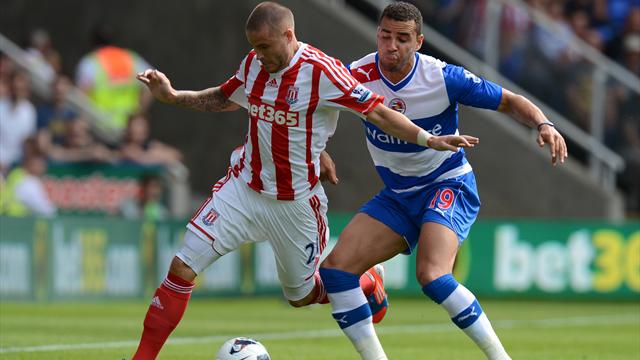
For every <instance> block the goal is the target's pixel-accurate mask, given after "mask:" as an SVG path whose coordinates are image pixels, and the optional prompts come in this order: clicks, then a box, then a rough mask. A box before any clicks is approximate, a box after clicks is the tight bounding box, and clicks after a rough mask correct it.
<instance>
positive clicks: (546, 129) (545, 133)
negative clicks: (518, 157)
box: [538, 125, 568, 166]
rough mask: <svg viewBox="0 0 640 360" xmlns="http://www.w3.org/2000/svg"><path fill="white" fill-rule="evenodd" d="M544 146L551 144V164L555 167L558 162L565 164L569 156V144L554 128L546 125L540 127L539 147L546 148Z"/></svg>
mask: <svg viewBox="0 0 640 360" xmlns="http://www.w3.org/2000/svg"><path fill="white" fill-rule="evenodd" d="M544 144H549V151H550V152H551V163H552V164H553V166H556V165H557V164H558V161H559V162H560V163H564V161H565V160H566V159H567V156H568V153H567V143H566V142H565V141H564V138H563V137H562V135H560V133H559V132H558V130H556V128H555V127H554V126H549V125H545V126H542V127H540V131H538V145H540V147H544Z"/></svg>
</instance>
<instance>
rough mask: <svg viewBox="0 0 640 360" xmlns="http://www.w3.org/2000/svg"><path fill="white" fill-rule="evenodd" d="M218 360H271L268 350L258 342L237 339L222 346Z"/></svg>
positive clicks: (217, 356)
mask: <svg viewBox="0 0 640 360" xmlns="http://www.w3.org/2000/svg"><path fill="white" fill-rule="evenodd" d="M216 360H271V358H270V357H269V353H268V352H267V349H265V347H264V346H263V345H262V344H260V343H259V342H258V341H256V340H253V339H249V338H245V337H237V338H233V339H229V340H227V341H225V342H224V344H222V347H220V350H218V355H216Z"/></svg>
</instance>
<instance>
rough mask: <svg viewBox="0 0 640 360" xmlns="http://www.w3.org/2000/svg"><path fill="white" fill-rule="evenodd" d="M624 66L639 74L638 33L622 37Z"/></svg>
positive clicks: (639, 36)
mask: <svg viewBox="0 0 640 360" xmlns="http://www.w3.org/2000/svg"><path fill="white" fill-rule="evenodd" d="M624 66H625V67H626V68H627V69H629V70H630V71H631V72H633V73H634V74H636V75H637V76H640V33H638V34H629V35H627V36H626V37H625V38H624ZM639 106H640V105H639Z"/></svg>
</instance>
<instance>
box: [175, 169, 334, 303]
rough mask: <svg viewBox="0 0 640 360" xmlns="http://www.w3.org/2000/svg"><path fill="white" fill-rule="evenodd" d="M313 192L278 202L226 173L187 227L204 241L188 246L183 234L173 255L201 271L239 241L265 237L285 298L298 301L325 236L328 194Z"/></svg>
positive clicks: (309, 285) (320, 190) (305, 292)
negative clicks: (179, 245)
mask: <svg viewBox="0 0 640 360" xmlns="http://www.w3.org/2000/svg"><path fill="white" fill-rule="evenodd" d="M313 191H314V193H313V194H312V195H311V197H309V198H307V199H302V200H293V201H283V200H276V199H272V198H269V197H266V196H264V195H260V194H259V193H257V192H255V191H254V190H252V189H251V188H249V186H248V185H247V184H245V182H244V181H243V180H242V179H240V178H237V177H235V176H234V175H233V174H232V173H231V172H229V174H227V176H226V177H224V178H222V179H221V180H220V181H218V183H216V185H214V187H213V189H212V194H211V197H209V199H207V200H206V201H205V202H204V203H203V204H202V206H201V207H200V209H198V211H196V213H195V215H194V216H193V218H192V219H191V221H189V224H188V225H187V228H188V229H189V230H191V231H192V232H193V233H195V234H197V235H198V237H199V238H200V239H201V240H204V241H205V242H206V244H204V246H203V245H194V244H187V240H188V238H189V236H186V237H185V244H184V245H183V248H182V249H180V250H179V251H178V253H177V256H178V257H179V258H180V259H181V260H182V261H184V262H185V263H186V264H187V265H188V266H189V267H191V268H192V269H193V271H195V272H196V273H199V272H201V271H202V270H204V268H206V267H207V266H209V265H210V264H211V263H213V262H214V261H215V260H217V259H218V258H219V257H220V256H223V255H225V254H227V253H229V252H231V251H233V250H235V249H237V248H238V247H239V246H240V245H242V244H246V243H253V242H258V241H265V240H266V241H268V242H269V243H270V244H271V248H272V249H273V253H274V255H275V261H276V267H277V270H278V278H279V279H280V283H281V285H282V289H283V291H284V295H285V297H286V298H287V299H289V300H292V301H296V300H300V299H302V298H304V297H305V296H307V295H308V294H309V293H310V292H311V291H312V290H313V287H314V284H315V283H314V279H313V274H314V273H315V271H316V269H317V266H318V262H319V260H320V256H321V255H322V251H323V250H324V248H325V246H326V244H327V240H328V239H329V228H328V226H327V197H326V195H325V193H324V189H323V188H322V186H321V185H320V184H318V186H316V188H315V189H314V190H313ZM187 233H188V232H187ZM193 241H194V240H190V242H191V243H193ZM198 249H201V250H198ZM212 250H213V251H212ZM195 252H201V253H200V254H196V253H195Z"/></svg>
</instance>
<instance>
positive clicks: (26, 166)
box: [0, 138, 57, 216]
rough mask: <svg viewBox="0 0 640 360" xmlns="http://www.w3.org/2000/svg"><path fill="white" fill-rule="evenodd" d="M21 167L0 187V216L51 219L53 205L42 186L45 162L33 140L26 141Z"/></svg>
mask: <svg viewBox="0 0 640 360" xmlns="http://www.w3.org/2000/svg"><path fill="white" fill-rule="evenodd" d="M25 148H26V149H25V156H24V160H23V162H22V165H21V166H19V167H16V168H14V169H13V170H11V172H10V173H9V175H8V176H7V179H6V181H5V182H4V183H2V184H0V185H1V186H0V193H1V196H0V214H3V215H8V216H28V215H38V216H53V215H55V214H56V211H57V209H56V207H55V206H54V205H53V203H52V202H51V200H50V199H49V196H48V194H47V192H46V190H45V188H44V185H43V183H42V176H43V175H44V173H45V172H46V170H47V162H46V160H45V158H44V156H43V155H42V153H40V152H39V151H38V147H37V145H36V141H35V138H30V139H28V140H27V141H25Z"/></svg>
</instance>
